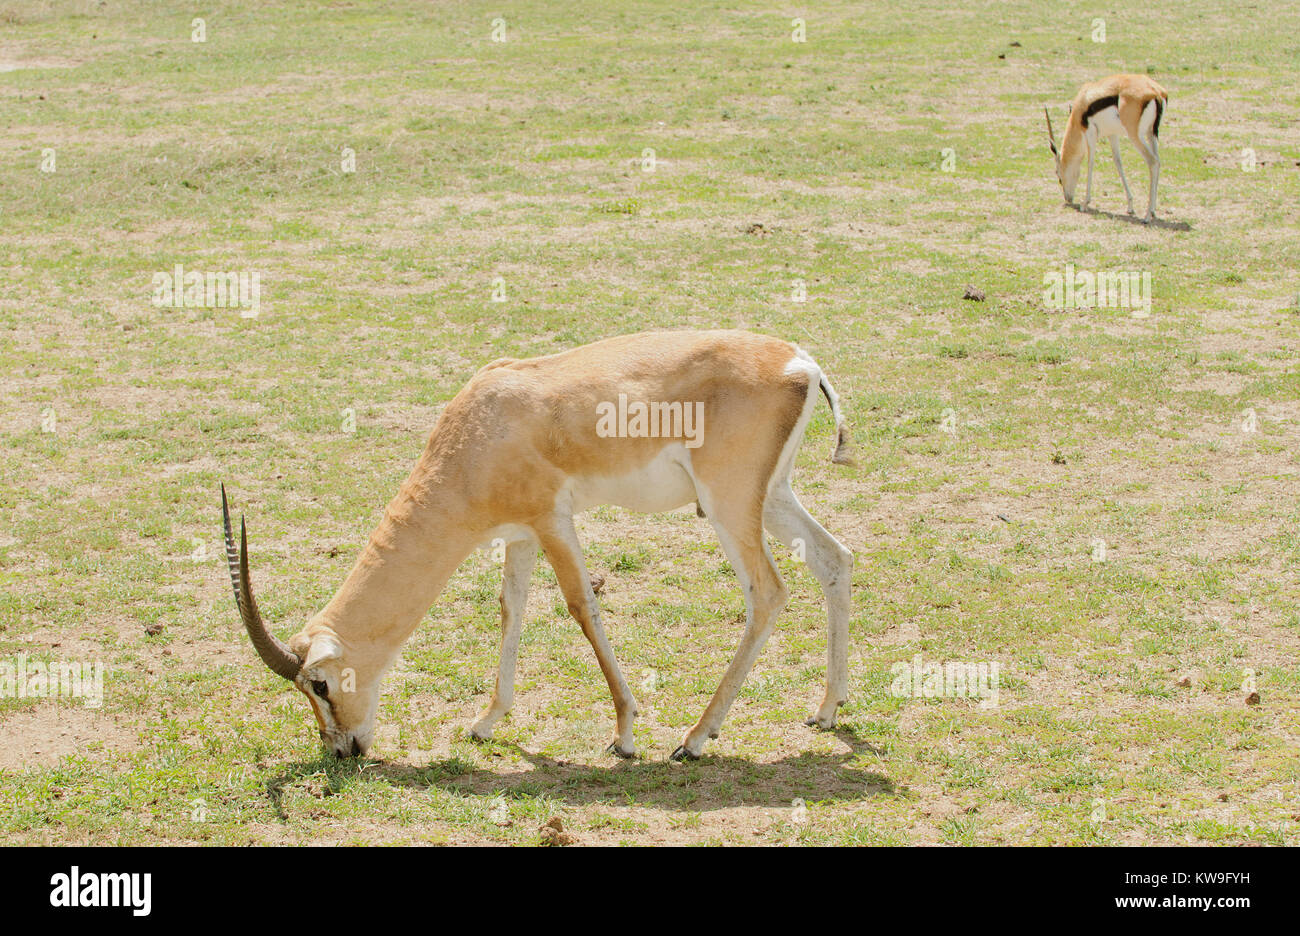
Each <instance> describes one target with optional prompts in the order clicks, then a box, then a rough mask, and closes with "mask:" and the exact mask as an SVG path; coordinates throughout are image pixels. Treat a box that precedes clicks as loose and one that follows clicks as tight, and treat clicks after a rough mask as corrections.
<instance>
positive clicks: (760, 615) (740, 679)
mask: <svg viewBox="0 0 1300 936" xmlns="http://www.w3.org/2000/svg"><path fill="white" fill-rule="evenodd" d="M696 490H697V492H698V493H699V495H700V501H701V505H702V506H703V508H704V513H705V514H706V515H707V516H708V518H709V522H710V523H712V524H713V529H714V531H715V532H716V533H717V534H718V539H719V540H720V541H721V543H722V549H723V551H724V552H725V553H726V554H727V559H728V560H729V561H730V562H731V565H732V568H734V569H735V570H736V577H737V578H738V579H739V580H740V585H741V588H742V589H744V593H745V632H744V634H743V635H741V638H740V645H739V646H738V647H737V648H736V655H735V656H734V657H732V659H731V663H730V664H729V665H728V666H727V671H726V672H725V673H724V674H723V676H722V681H721V682H720V683H718V688H717V689H716V690H715V691H714V693H713V697H712V698H711V699H710V700H709V704H708V705H707V706H706V707H705V709H704V714H702V715H701V716H700V720H699V721H697V722H696V723H695V725H694V727H692V728H691V730H690V731H688V732H687V733H686V736H685V737H684V738H683V739H682V743H681V746H680V747H678V748H677V750H675V751H674V752H673V754H672V759H673V760H684V759H686V758H690V759H692V760H694V759H695V758H697V757H699V756H700V754H701V753H703V751H704V744H705V742H706V741H708V739H710V738H716V737H717V736H718V731H719V730H720V728H721V727H722V720H723V719H724V718H726V716H727V712H728V710H729V709H730V708H731V705H732V703H733V702H735V700H736V695H737V694H738V693H739V692H740V687H741V686H742V685H744V682H745V678H746V677H747V676H749V672H750V670H752V669H753V668H754V663H755V662H756V661H757V660H758V654H759V652H760V651H762V649H763V645H764V644H765V643H767V639H768V637H770V636H771V634H772V629H773V627H774V626H775V625H776V618H777V615H779V614H780V613H781V611H782V609H783V608H784V607H785V603H786V598H787V592H786V590H785V583H783V582H782V581H781V573H780V572H779V571H777V568H776V563H774V562H773V561H772V555H771V553H769V552H768V550H767V542H766V541H765V539H764V538H763V523H762V519H761V516H760V514H761V512H762V507H761V506H757V505H755V506H745V503H744V502H745V501H746V500H750V501H757V498H752V497H749V498H747V497H744V496H743V495H742V496H737V495H736V494H735V493H731V494H729V495H728V496H726V497H725V498H724V497H721V496H717V497H715V496H712V495H710V493H709V492H708V490H707V489H706V488H705V487H704V486H703V485H701V484H700V483H699V481H698V479H697V481H696ZM733 490H734V489H733Z"/></svg>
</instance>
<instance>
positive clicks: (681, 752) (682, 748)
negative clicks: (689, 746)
mask: <svg viewBox="0 0 1300 936" xmlns="http://www.w3.org/2000/svg"><path fill="white" fill-rule="evenodd" d="M668 759H669V760H672V761H678V762H679V763H680V762H681V761H687V760H699V759H700V755H698V754H692V753H691V752H690V751H688V750H686V745H684V744H679V745H677V750H675V751H673V752H672V754H670V755H669V756H668Z"/></svg>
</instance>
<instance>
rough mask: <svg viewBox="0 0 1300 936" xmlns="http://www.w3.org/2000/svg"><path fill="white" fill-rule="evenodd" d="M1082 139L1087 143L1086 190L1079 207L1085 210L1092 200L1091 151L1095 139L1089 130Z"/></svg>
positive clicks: (1093, 148) (1093, 147)
mask: <svg viewBox="0 0 1300 936" xmlns="http://www.w3.org/2000/svg"><path fill="white" fill-rule="evenodd" d="M1084 140H1085V141H1086V142H1087V144H1088V190H1087V191H1086V192H1085V193H1084V195H1083V204H1082V205H1080V206H1079V207H1080V208H1081V209H1083V210H1084V211H1087V210H1088V203H1089V202H1091V201H1092V153H1093V150H1095V149H1096V146H1095V145H1094V143H1095V141H1094V140H1093V135H1092V133H1091V132H1089V133H1088V135H1087V136H1086V137H1084Z"/></svg>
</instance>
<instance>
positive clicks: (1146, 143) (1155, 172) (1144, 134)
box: [1129, 101, 1160, 224]
mask: <svg viewBox="0 0 1300 936" xmlns="http://www.w3.org/2000/svg"><path fill="white" fill-rule="evenodd" d="M1158 113H1159V106H1158V105H1157V104H1156V102H1155V101H1148V102H1147V105H1146V107H1145V108H1143V111H1142V117H1141V118H1140V119H1139V121H1138V128H1137V132H1136V133H1130V134H1129V136H1130V139H1132V140H1133V145H1134V146H1136V147H1137V149H1138V152H1139V153H1141V154H1142V158H1143V159H1144V160H1146V164H1147V172H1148V174H1149V176H1150V185H1149V188H1148V190H1147V214H1146V217H1145V218H1143V219H1142V220H1143V221H1144V222H1145V223H1146V224H1150V223H1151V222H1152V221H1154V220H1155V219H1156V189H1157V188H1158V187H1159V185H1160V138H1159V137H1157V136H1156V133H1155V120H1156V115H1157V114H1158Z"/></svg>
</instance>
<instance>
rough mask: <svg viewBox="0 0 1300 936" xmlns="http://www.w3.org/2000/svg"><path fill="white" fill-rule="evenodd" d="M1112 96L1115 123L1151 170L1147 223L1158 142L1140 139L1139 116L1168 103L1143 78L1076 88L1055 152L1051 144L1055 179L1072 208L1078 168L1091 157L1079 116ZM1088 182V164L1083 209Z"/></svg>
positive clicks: (1155, 178) (1162, 91) (1126, 77)
mask: <svg viewBox="0 0 1300 936" xmlns="http://www.w3.org/2000/svg"><path fill="white" fill-rule="evenodd" d="M1112 96H1113V97H1116V98H1118V112H1119V120H1120V123H1121V125H1122V126H1123V129H1124V133H1125V134H1126V135H1127V136H1128V138H1129V140H1130V141H1131V142H1132V143H1133V145H1134V146H1135V147H1136V148H1137V150H1138V152H1139V153H1140V154H1141V155H1142V158H1143V159H1144V160H1145V161H1146V162H1147V165H1148V168H1150V169H1151V185H1152V190H1151V192H1150V193H1149V196H1150V201H1149V204H1148V210H1147V220H1148V221H1150V220H1152V219H1153V218H1154V214H1155V188H1154V187H1155V185H1156V183H1157V181H1158V179H1159V165H1160V158H1159V147H1158V141H1156V140H1150V139H1144V138H1143V135H1142V133H1141V122H1142V114H1143V111H1144V110H1145V109H1146V107H1147V105H1148V104H1149V103H1150V102H1151V101H1153V100H1159V101H1160V102H1161V106H1162V108H1163V106H1164V105H1165V104H1166V103H1167V102H1168V100H1169V94H1168V92H1167V91H1165V89H1164V88H1163V87H1161V86H1160V85H1159V84H1158V83H1157V82H1156V81H1155V80H1153V79H1152V78H1149V77H1148V76H1146V75H1130V74H1120V75H1111V76H1110V77H1108V78H1102V79H1101V80H1099V81H1091V82H1088V83H1087V84H1085V85H1083V86H1082V87H1081V88H1079V91H1078V93H1076V94H1075V96H1074V100H1073V101H1072V102H1071V104H1070V114H1069V118H1068V120H1067V122H1066V127H1065V133H1064V135H1063V137H1062V138H1061V143H1060V147H1059V152H1058V151H1056V150H1055V144H1053V148H1054V152H1053V156H1054V157H1055V159H1056V173H1057V178H1058V179H1059V180H1060V182H1061V186H1062V189H1063V190H1064V192H1065V200H1066V201H1067V202H1068V203H1071V204H1073V201H1074V192H1075V186H1076V184H1077V182H1078V176H1079V170H1080V167H1081V165H1082V163H1083V160H1084V159H1085V158H1087V157H1090V156H1091V155H1092V154H1091V153H1090V151H1089V146H1088V140H1087V131H1086V128H1085V127H1084V125H1083V115H1084V114H1085V113H1086V112H1087V109H1088V106H1089V105H1090V104H1092V103H1093V102H1094V101H1097V100H1100V99H1102V98H1108V97H1112ZM1049 122H1050V118H1049ZM1049 125H1050V124H1049ZM1113 152H1114V154H1115V165H1116V169H1117V170H1118V171H1119V173H1120V178H1121V180H1122V181H1123V182H1124V190H1125V195H1126V196H1127V197H1128V199H1129V211H1130V213H1132V210H1133V209H1132V194H1131V192H1130V191H1129V188H1128V182H1127V180H1125V179H1124V175H1123V172H1124V170H1123V167H1122V166H1121V165H1120V162H1119V151H1118V149H1115V150H1113ZM1091 179H1092V165H1091V160H1090V161H1089V167H1088V180H1089V187H1088V189H1089V190H1088V195H1087V197H1085V199H1084V202H1083V205H1084V207H1086V206H1087V205H1088V202H1089V200H1090V198H1091Z"/></svg>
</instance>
